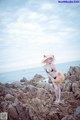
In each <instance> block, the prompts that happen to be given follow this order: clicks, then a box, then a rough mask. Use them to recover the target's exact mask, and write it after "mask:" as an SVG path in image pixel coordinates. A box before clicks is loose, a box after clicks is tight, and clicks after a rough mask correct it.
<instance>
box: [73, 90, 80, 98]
mask: <svg viewBox="0 0 80 120" xmlns="http://www.w3.org/2000/svg"><path fill="white" fill-rule="evenodd" d="M74 96H75V98H76V99H80V89H77V90H76V91H75V92H74Z"/></svg>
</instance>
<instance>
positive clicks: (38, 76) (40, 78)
mask: <svg viewBox="0 0 80 120" xmlns="http://www.w3.org/2000/svg"><path fill="white" fill-rule="evenodd" d="M44 79H45V78H44V77H43V76H41V75H38V74H36V75H35V76H34V77H33V79H32V81H34V82H39V81H41V80H44Z"/></svg>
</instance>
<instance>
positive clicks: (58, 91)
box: [54, 84, 61, 103]
mask: <svg viewBox="0 0 80 120" xmlns="http://www.w3.org/2000/svg"><path fill="white" fill-rule="evenodd" d="M54 88H55V96H56V100H55V102H57V103H59V102H60V98H61V89H60V85H56V84H54Z"/></svg>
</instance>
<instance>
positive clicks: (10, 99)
mask: <svg viewBox="0 0 80 120" xmlns="http://www.w3.org/2000/svg"><path fill="white" fill-rule="evenodd" d="M5 100H9V101H14V100H15V97H14V96H13V95H11V94H6V95H5Z"/></svg>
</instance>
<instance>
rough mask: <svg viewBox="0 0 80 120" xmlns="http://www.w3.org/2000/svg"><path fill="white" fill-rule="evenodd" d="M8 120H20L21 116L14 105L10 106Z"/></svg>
mask: <svg viewBox="0 0 80 120" xmlns="http://www.w3.org/2000/svg"><path fill="white" fill-rule="evenodd" d="M8 119H9V120H19V115H18V113H17V110H16V108H15V107H14V106H13V105H9V107H8Z"/></svg>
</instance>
